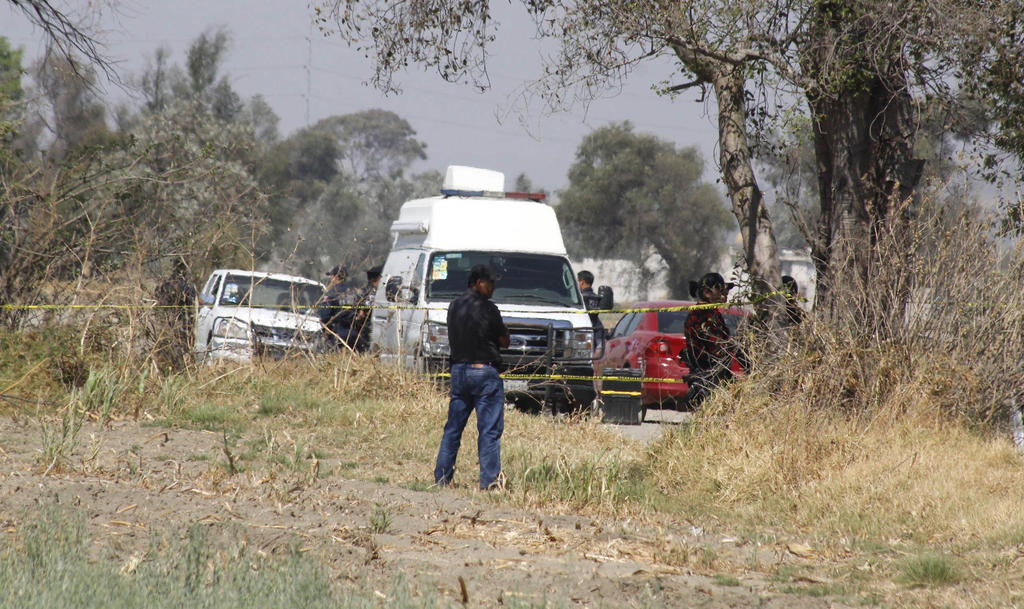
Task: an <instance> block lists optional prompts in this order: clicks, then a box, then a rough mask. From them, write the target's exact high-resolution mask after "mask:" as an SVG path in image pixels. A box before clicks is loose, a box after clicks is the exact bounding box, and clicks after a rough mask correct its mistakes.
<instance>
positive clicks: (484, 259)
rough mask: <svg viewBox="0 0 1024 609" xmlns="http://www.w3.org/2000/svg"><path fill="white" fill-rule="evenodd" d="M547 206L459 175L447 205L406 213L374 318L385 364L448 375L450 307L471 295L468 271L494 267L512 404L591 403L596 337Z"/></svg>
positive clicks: (420, 204) (445, 192) (486, 176)
mask: <svg viewBox="0 0 1024 609" xmlns="http://www.w3.org/2000/svg"><path fill="white" fill-rule="evenodd" d="M543 197H544V195H534V194H528V193H506V192H505V176H504V174H502V173H500V172H497V171H489V170H486V169H477V168H473V167H462V166H454V165H453V166H450V167H448V171H447V173H446V175H445V180H444V185H443V187H442V190H441V195H439V196H434V197H428V198H425V199H416V200H412V201H408V202H406V203H405V204H404V205H402V209H401V212H400V214H399V217H398V220H396V221H395V222H394V223H393V224H392V225H391V232H392V235H393V237H394V242H393V244H392V248H391V253H390V254H389V255H388V258H387V261H386V262H385V263H384V269H383V275H382V277H381V282H380V286H379V287H378V290H377V293H376V296H375V301H374V309H373V314H372V320H373V321H372V323H373V342H374V345H375V347H376V349H377V350H378V351H379V353H380V356H381V358H382V359H383V360H385V361H392V362H395V363H398V364H400V365H402V366H405V367H407V368H412V369H417V370H421V371H423V372H432V373H436V372H443V371H446V369H447V367H448V361H447V358H448V356H449V348H448V328H447V325H446V320H447V312H448V304H449V303H450V302H451V301H452V300H454V299H455V298H456V297H458V296H459V295H460V294H462V293H463V292H465V291H466V289H467V285H466V279H467V276H468V274H469V270H470V268H472V267H473V265H476V264H487V265H489V266H490V267H491V268H492V269H494V271H495V272H496V273H497V274H498V277H499V279H498V282H497V288H496V289H495V291H494V296H493V297H492V300H493V302H494V303H495V304H496V305H498V309H499V310H500V311H501V315H502V317H503V318H504V320H505V325H506V326H508V328H509V331H510V334H511V336H510V339H511V344H510V345H509V347H508V348H507V349H503V350H502V361H503V364H504V368H505V370H504V374H505V376H506V377H507V378H506V379H505V392H506V398H507V399H509V400H510V401H514V402H517V403H519V404H521V405H523V406H525V407H528V408H529V407H536V406H538V405H540V404H544V405H546V406H548V407H555V408H559V409H561V408H565V407H570V406H571V407H580V406H588V405H589V404H590V403H591V402H592V401H593V399H594V387H593V383H592V381H591V380H590V379H589V378H588V377H591V376H592V375H593V371H594V369H593V357H594V330H593V327H592V326H591V322H590V317H589V316H588V315H587V312H586V307H585V305H584V302H583V298H582V296H581V294H580V290H579V287H578V285H577V282H576V273H575V272H574V271H573V269H572V266H571V265H570V264H569V259H568V257H567V256H566V251H565V244H564V243H563V241H562V233H561V230H560V229H559V226H558V220H557V218H556V217H555V212H554V210H553V209H552V208H551V207H550V206H548V205H546V204H544V203H542V202H540V200H542V199H543ZM552 376H555V377H569V378H568V379H565V378H554V379H551V378H550V377H552Z"/></svg>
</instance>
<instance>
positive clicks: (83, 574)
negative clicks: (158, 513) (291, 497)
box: [0, 506, 439, 609]
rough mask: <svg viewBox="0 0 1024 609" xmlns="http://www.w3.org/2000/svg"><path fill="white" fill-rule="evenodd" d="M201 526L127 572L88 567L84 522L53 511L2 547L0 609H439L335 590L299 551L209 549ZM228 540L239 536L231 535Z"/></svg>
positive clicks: (397, 594)
mask: <svg viewBox="0 0 1024 609" xmlns="http://www.w3.org/2000/svg"><path fill="white" fill-rule="evenodd" d="M214 532H215V531H213V530H212V528H211V527H210V526H209V525H200V524H193V525H191V527H190V528H189V531H188V539H187V541H184V542H183V543H181V545H180V547H173V548H162V549H158V548H157V547H156V545H155V544H154V546H153V547H152V548H151V550H150V552H149V553H148V554H147V555H146V556H145V557H144V558H143V560H141V561H140V562H138V563H137V564H134V565H132V566H126V563H125V562H124V561H123V560H120V559H118V557H116V556H114V555H112V554H111V553H110V552H109V551H104V550H101V551H100V555H101V556H100V557H99V558H95V557H94V558H92V559H90V556H89V548H90V544H91V542H92V540H91V539H90V538H89V536H88V534H87V532H86V528H85V524H84V519H83V517H82V515H81V514H79V513H77V512H73V511H69V510H66V509H58V508H56V507H54V506H48V507H45V508H44V509H42V510H41V511H40V512H38V513H37V514H35V515H33V517H32V518H31V519H30V520H28V521H26V522H25V523H24V524H23V525H22V526H20V527H19V530H18V533H17V535H7V536H5V537H4V538H3V539H2V541H0V607H47V608H48V609H94V608H95V609H133V608H135V607H147V608H149V609H165V608H166V609H171V608H174V609H177V608H178V607H205V608H208V609H235V608H239V607H253V608H263V607H267V608H269V607H303V608H305V609H320V608H323V609H328V608H331V609H333V608H335V607H345V608H346V609H370V608H380V607H383V608H385V609H420V608H427V607H437V606H438V605H439V603H438V599H437V598H436V597H435V596H434V595H432V594H431V593H429V592H427V593H426V594H423V595H422V596H420V597H418V598H413V595H412V594H411V591H410V590H409V588H408V587H407V586H405V585H404V584H403V583H402V582H401V581H399V582H396V584H395V587H394V590H393V592H392V594H390V595H388V596H387V599H386V600H382V599H380V598H377V597H375V596H374V595H372V594H367V593H366V592H364V591H362V590H357V589H345V588H341V587H339V586H337V585H334V584H332V582H331V580H330V578H329V576H328V574H327V573H326V571H325V570H324V569H323V567H322V566H321V565H319V564H318V563H317V561H315V560H313V559H312V558H310V557H307V556H306V555H303V554H302V553H300V552H299V551H298V550H297V547H298V545H297V544H296V546H295V548H296V549H294V550H292V551H290V552H288V553H286V554H285V555H283V556H276V555H270V556H265V555H256V554H254V553H251V552H249V551H248V550H247V549H246V547H245V546H244V545H237V546H235V547H226V544H223V543H219V542H215V541H211V539H212V538H213V535H212V533H214ZM227 537H228V538H234V537H236V536H232V535H228V536H227Z"/></svg>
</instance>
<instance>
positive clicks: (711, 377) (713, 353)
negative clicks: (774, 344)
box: [679, 273, 733, 406]
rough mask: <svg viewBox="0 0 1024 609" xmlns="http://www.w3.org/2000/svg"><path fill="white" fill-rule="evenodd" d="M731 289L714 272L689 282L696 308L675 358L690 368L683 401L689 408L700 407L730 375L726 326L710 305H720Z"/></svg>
mask: <svg viewBox="0 0 1024 609" xmlns="http://www.w3.org/2000/svg"><path fill="white" fill-rule="evenodd" d="M732 288H733V284H732V283H726V281H725V279H723V278H722V276H721V275H719V274H718V273H706V274H705V275H704V276H703V277H701V278H700V280H699V281H691V282H690V296H692V297H694V298H696V299H697V307H696V308H694V309H693V310H692V311H690V314H689V315H688V316H687V318H686V323H685V324H684V326H683V335H684V336H685V337H686V346H685V347H684V348H683V350H682V351H681V352H680V353H679V357H680V359H682V360H683V361H684V363H685V364H686V365H687V366H688V367H689V369H690V374H689V376H688V377H687V382H688V383H689V385H690V388H689V390H688V391H687V393H686V402H687V403H688V404H690V405H691V406H696V405H698V404H700V403H701V402H702V401H703V400H704V399H705V398H706V397H707V396H708V395H709V394H710V393H711V390H712V389H714V388H715V386H716V385H718V383H720V382H722V381H723V380H725V379H727V378H730V377H731V376H732V371H731V370H730V368H731V366H732V361H733V354H732V352H731V350H730V349H729V338H730V334H729V327H728V326H727V325H725V319H724V318H723V317H722V312H721V310H720V309H719V308H718V307H716V306H714V305H715V304H717V303H722V304H724V303H725V301H726V297H727V296H728V294H729V290H731V289H732Z"/></svg>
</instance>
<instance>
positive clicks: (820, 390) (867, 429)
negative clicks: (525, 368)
mask: <svg viewBox="0 0 1024 609" xmlns="http://www.w3.org/2000/svg"><path fill="white" fill-rule="evenodd" d="M940 220H941V218H938V217H932V216H926V217H925V219H924V220H922V221H920V222H917V223H915V224H914V225H913V231H912V232H911V233H909V235H904V236H901V237H897V236H896V235H890V236H889V237H891V239H889V240H888V241H885V242H884V243H882V244H881V245H880V247H879V248H878V258H877V260H875V261H874V263H873V265H872V273H873V274H872V276H871V280H870V282H869V284H868V285H866V286H863V285H856V284H855V283H854V284H849V285H840V286H838V287H837V288H836V290H835V292H836V294H835V295H836V298H835V305H834V306H833V307H832V308H831V309H830V310H828V311H817V312H816V313H815V315H813V316H811V317H810V318H809V319H808V320H807V321H806V322H805V324H803V325H802V326H801V327H799V328H796V329H793V330H792V331H791V332H790V333H789V334H788V335H787V336H784V337H782V338H781V339H780V338H778V337H772V338H771V339H770V340H768V339H762V341H761V342H760V343H758V344H755V345H753V347H752V349H751V352H752V355H753V359H754V362H755V363H754V368H755V371H754V372H753V374H751V375H750V376H749V377H748V378H747V379H745V380H744V381H742V382H738V383H734V384H733V385H731V386H729V387H726V388H723V389H721V390H720V391H718V392H717V393H716V394H715V396H714V397H713V398H712V400H710V401H709V402H706V403H705V405H704V407H703V410H702V411H701V412H700V413H698V416H697V418H696V421H695V424H694V426H693V427H692V429H690V430H683V431H682V432H681V433H678V434H676V435H674V436H673V437H672V438H670V440H669V441H668V442H666V443H665V444H664V445H662V446H660V447H658V448H657V449H656V450H655V451H654V454H653V462H652V468H653V469H654V470H656V471H663V472H667V473H668V474H667V476H665V477H664V478H661V479H660V480H659V482H660V486H661V487H662V488H663V490H665V491H666V492H668V493H669V494H670V495H673V496H675V497H678V498H679V499H680V501H681V502H682V503H683V505H684V506H685V507H688V508H690V509H691V510H693V511H696V512H698V513H699V512H706V513H708V514H722V512H723V511H724V512H731V513H732V515H733V516H735V517H738V518H740V519H749V520H751V521H752V522H757V523H761V524H764V523H771V524H775V525H779V526H785V527H794V528H802V529H804V530H811V531H815V532H816V534H817V535H818V536H821V537H822V538H827V539H829V540H830V541H831V542H833V543H834V542H835V540H839V539H852V538H861V537H868V538H874V539H885V540H890V539H903V540H917V541H922V540H927V539H930V538H933V537H934V538H940V539H956V538H957V537H956V536H957V535H960V536H961V537H960V539H974V540H977V539H992V538H994V537H995V536H997V535H999V534H1011V533H1012V532H1013V531H1016V530H1020V528H1021V527H1024V518H1022V517H1020V516H1019V514H1018V513H1015V512H1014V511H1013V508H1012V506H1013V504H1014V503H1017V502H1018V499H1019V494H1018V493H1016V492H1014V491H1012V490H1011V489H1014V488H1020V487H1021V485H1024V466H1022V462H1021V460H1020V459H1019V457H1017V456H1015V455H1014V450H1013V448H1012V445H1011V444H1010V442H1009V434H1007V433H1004V431H1005V430H1004V429H1003V426H1004V424H1005V423H1006V422H1007V421H1008V419H1009V417H1008V406H1007V404H1008V403H1009V401H1010V399H1011V398H1012V397H1014V396H1019V395H1020V394H1021V392H1022V391H1024V382H1022V373H1021V368H1020V362H1021V361H1024V332H1022V330H1024V291H1022V290H1021V287H1020V286H1021V284H1022V281H1021V280H1022V278H1024V252H1022V251H1021V249H1020V248H1019V247H1018V248H1016V249H1006V248H1005V247H1003V244H1002V243H1000V242H999V241H998V240H996V239H994V238H993V237H991V234H990V232H989V231H987V230H986V227H985V226H984V225H983V224H982V223H979V222H977V221H975V220H973V219H971V218H970V217H966V216H964V217H961V218H958V219H956V221H954V222H949V221H945V222H943V221H940ZM887 238H888V237H887ZM908 241H909V242H910V243H911V244H912V247H909V248H908V247H906V246H907V243H908ZM725 517H726V518H729V516H725Z"/></svg>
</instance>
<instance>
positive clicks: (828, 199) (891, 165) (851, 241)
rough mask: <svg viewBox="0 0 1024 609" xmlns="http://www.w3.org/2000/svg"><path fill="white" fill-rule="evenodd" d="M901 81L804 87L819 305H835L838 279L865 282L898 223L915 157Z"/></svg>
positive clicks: (915, 172) (863, 285)
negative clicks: (814, 187) (828, 91)
mask: <svg viewBox="0 0 1024 609" xmlns="http://www.w3.org/2000/svg"><path fill="white" fill-rule="evenodd" d="M902 84H903V83H899V82H897V83H886V82H883V81H881V80H880V79H873V81H872V82H871V83H870V85H869V86H867V87H862V88H860V89H859V90H858V91H855V92H854V91H851V92H846V93H845V94H841V95H832V96H828V97H827V98H825V97H822V96H815V95H813V94H811V95H808V102H809V105H810V108H811V114H812V117H813V128H814V142H815V154H816V157H817V170H818V186H819V196H820V209H821V216H820V219H819V223H818V230H817V234H816V238H815V239H814V243H812V254H813V257H814V261H815V267H816V270H817V272H818V286H817V303H818V304H819V305H820V306H822V307H823V308H826V309H830V308H832V307H833V306H834V304H835V303H834V297H835V289H836V287H837V286H839V285H840V282H842V283H844V284H847V285H848V286H849V287H852V288H854V289H855V290H857V291H858V292H863V291H866V290H868V289H869V288H870V287H871V284H872V281H873V277H874V276H875V275H876V269H873V268H872V264H873V260H875V254H876V253H877V252H876V248H877V246H878V244H879V239H880V237H881V236H882V234H883V233H885V232H892V231H895V232H896V233H897V234H899V233H900V232H901V231H902V229H903V226H904V223H905V218H904V214H902V213H899V210H900V209H901V206H902V205H903V204H904V202H905V201H906V200H907V198H908V197H909V196H910V193H911V191H912V190H913V188H914V187H915V186H916V184H917V182H918V180H919V178H920V170H921V163H920V162H919V161H915V160H914V159H913V158H912V153H913V150H912V142H913V131H912V129H913V126H914V121H913V114H912V106H911V102H912V100H911V99H910V96H909V94H907V92H906V89H905V87H903V86H901V85H902ZM894 85H895V86H894Z"/></svg>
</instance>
